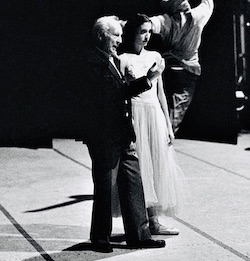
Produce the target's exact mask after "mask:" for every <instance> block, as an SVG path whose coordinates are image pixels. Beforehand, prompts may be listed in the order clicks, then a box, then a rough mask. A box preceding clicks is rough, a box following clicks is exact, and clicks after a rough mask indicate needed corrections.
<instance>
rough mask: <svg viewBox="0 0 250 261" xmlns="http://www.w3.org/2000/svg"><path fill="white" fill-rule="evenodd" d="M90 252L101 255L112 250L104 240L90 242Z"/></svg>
mask: <svg viewBox="0 0 250 261" xmlns="http://www.w3.org/2000/svg"><path fill="white" fill-rule="evenodd" d="M92 250H93V251H96V252H101V253H111V252H113V248H112V246H111V244H110V243H109V242H107V241H104V240H97V241H93V242H92Z"/></svg>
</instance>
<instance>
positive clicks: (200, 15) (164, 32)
mask: <svg viewBox="0 0 250 261" xmlns="http://www.w3.org/2000/svg"><path fill="white" fill-rule="evenodd" d="M160 7H161V12H162V13H164V14H163V15H158V16H154V17H151V21H152V22H153V25H154V33H156V34H160V36H161V38H162V42H163V43H162V45H163V51H162V52H163V53H162V55H163V57H164V58H165V60H166V64H167V68H166V70H165V73H164V76H165V77H164V79H165V81H166V86H167V87H166V93H167V96H168V98H169V103H170V107H171V116H172V121H173V129H174V132H175V133H176V132H177V131H178V129H179V127H180V124H181V122H182V120H183V118H184V115H185V113H186V111H187V109H188V107H189V105H190V103H191V100H192V98H193V95H194V90H195V84H196V82H197V79H198V77H199V75H200V74H201V66H200V63H199V57H198V48H199V46H200V43H201V35H202V32H203V29H204V26H205V25H206V24H207V22H208V21H209V19H210V17H211V15H212V12H213V8H214V3H213V0H201V2H200V4H199V5H198V6H196V7H195V8H191V6H190V4H189V2H188V0H162V1H161V3H160Z"/></svg>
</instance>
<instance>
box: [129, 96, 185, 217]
mask: <svg viewBox="0 0 250 261" xmlns="http://www.w3.org/2000/svg"><path fill="white" fill-rule="evenodd" d="M132 115H133V124H134V129H135V133H136V148H137V153H138V158H139V165H140V170H141V176H142V182H143V188H144V194H145V201H146V207H153V206H154V207H155V206H157V207H160V208H161V210H162V212H163V213H165V214H168V215H174V214H177V213H179V211H180V209H181V208H182V206H183V200H184V199H183V181H184V175H183V172H182V170H181V168H180V167H179V164H178V160H177V157H176V154H175V151H174V147H173V145H172V144H170V139H169V130H168V128H167V124H166V119H165V116H164V113H163V111H162V109H161V107H160V103H145V102H139V101H132Z"/></svg>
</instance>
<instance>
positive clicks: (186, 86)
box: [164, 68, 198, 133]
mask: <svg viewBox="0 0 250 261" xmlns="http://www.w3.org/2000/svg"><path fill="white" fill-rule="evenodd" d="M164 78H165V82H166V89H165V92H166V95H167V97H168V102H169V107H170V115H171V120H172V124H173V130H174V133H176V132H177V131H178V129H179V127H180V124H181V123H182V121H183V119H184V116H185V114H186V111H187V109H188V108H189V105H190V103H191V101H192V99H193V96H194V91H195V85H196V82H197V79H198V76H197V75H195V74H193V73H190V72H188V71H186V70H184V69H183V70H173V69H171V68H168V69H167V70H166V73H165V75H164Z"/></svg>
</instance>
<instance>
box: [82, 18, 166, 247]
mask: <svg viewBox="0 0 250 261" xmlns="http://www.w3.org/2000/svg"><path fill="white" fill-rule="evenodd" d="M122 33H123V31H122V26H121V24H120V21H119V20H118V18H117V17H115V16H105V17H101V18H99V19H98V20H97V21H96V22H95V24H94V27H93V43H94V45H93V46H92V47H91V48H90V50H88V51H87V52H86V56H85V61H86V67H85V71H84V86H83V87H84V97H83V99H84V102H83V104H84V106H85V114H84V115H83V117H84V123H85V141H86V144H87V146H88V149H89V153H90V156H91V159H92V175H93V182H94V202H93V213H92V224H91V232H90V240H91V242H92V244H93V249H94V250H96V251H101V252H111V251H112V245H111V244H110V235H111V231H112V188H113V185H114V184H115V183H117V185H118V193H119V199H120V205H121V213H122V217H123V223H124V230H125V236H126V242H127V244H128V247H130V248H159V247H164V246H165V241H164V240H153V239H152V238H151V234H150V231H149V227H148V220H147V216H146V209H145V203H144V193H143V187H142V181H141V176H140V170H139V165H138V158H137V155H136V152H135V144H134V142H135V133H134V130H133V127H132V121H131V101H130V98H131V97H132V96H133V95H137V94H139V93H141V92H143V91H145V90H148V89H150V88H151V81H152V80H153V79H154V78H155V77H156V76H158V74H159V73H161V72H162V71H163V69H164V60H163V63H162V66H161V65H160V68H155V66H156V65H152V67H151V68H150V69H149V71H148V73H147V75H145V77H142V78H140V79H137V80H136V81H134V82H131V83H130V84H127V83H125V82H124V81H123V79H122V77H121V74H120V72H119V71H118V69H117V67H116V62H117V51H116V50H117V47H118V46H119V44H120V43H121V42H122Z"/></svg>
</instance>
